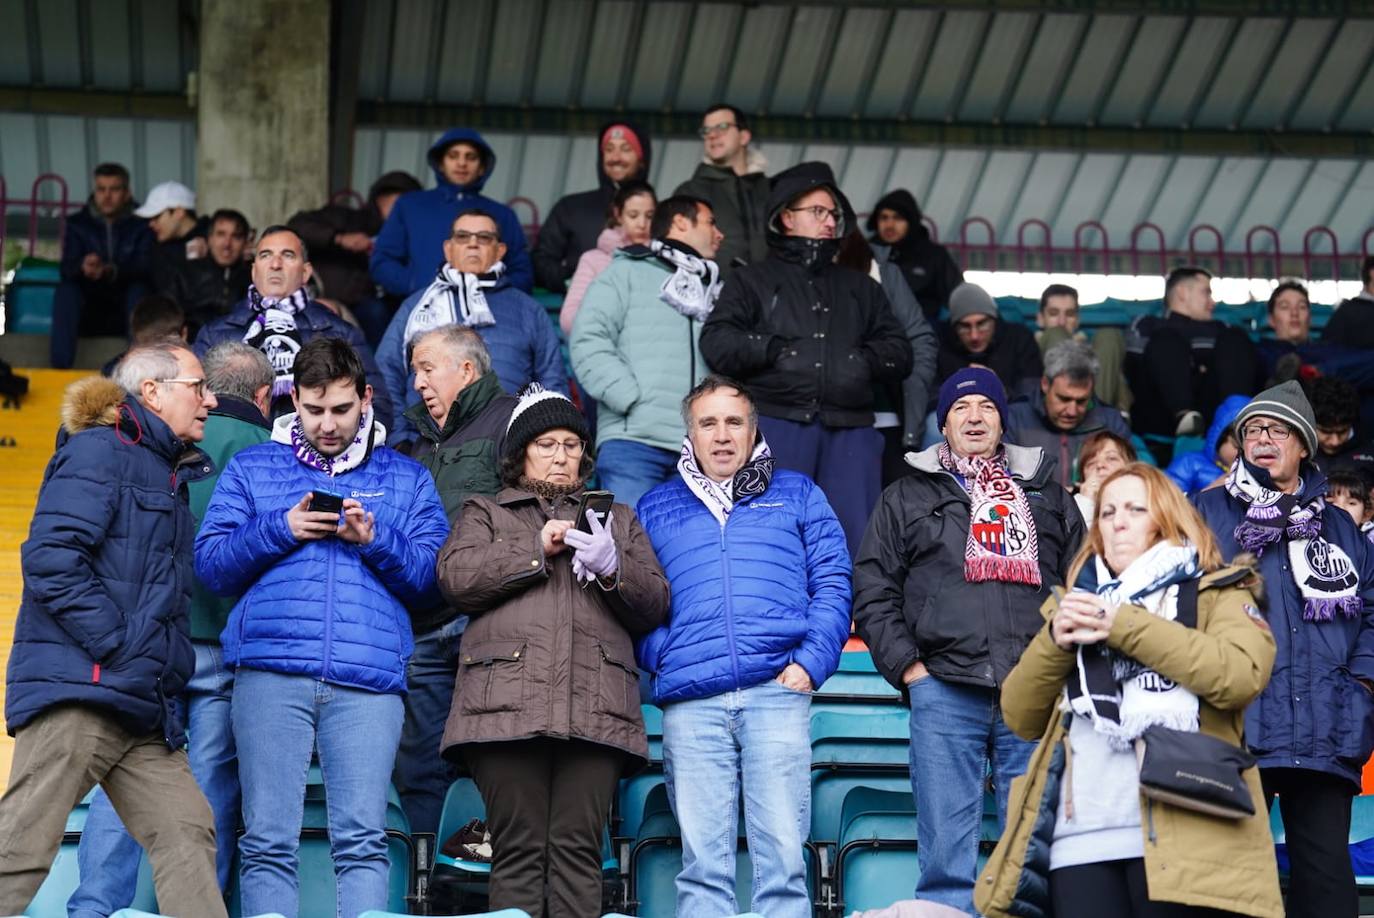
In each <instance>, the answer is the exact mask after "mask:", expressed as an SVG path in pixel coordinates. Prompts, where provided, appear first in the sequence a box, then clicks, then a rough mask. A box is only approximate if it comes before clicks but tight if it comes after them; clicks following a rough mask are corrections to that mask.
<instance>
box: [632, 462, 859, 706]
mask: <svg viewBox="0 0 1374 918" xmlns="http://www.w3.org/2000/svg"><path fill="white" fill-rule="evenodd" d="M635 513H636V514H637V515H638V516H639V520H640V523H641V524H642V525H643V526H644V531H645V532H647V533H648V534H649V541H650V543H651V544H652V545H653V547H654V554H656V555H657V556H658V560H659V563H660V564H662V566H663V572H664V573H665V574H666V575H667V576H668V583H669V585H670V586H671V587H672V590H673V607H672V613H671V617H670V619H669V622H668V624H667V625H664V626H663V627H661V628H658V629H657V630H655V631H652V632H650V633H649V634H648V635H647V636H645V637H643V638H641V639H640V640H639V641H637V642H636V647H635V650H636V655H637V656H638V658H639V664H640V666H642V667H643V668H644V669H646V670H648V671H649V673H651V674H652V677H653V686H654V703H656V704H666V703H669V702H673V701H686V700H687V699H690V698H705V697H708V696H711V695H719V694H720V693H722V692H728V691H731V690H732V689H740V688H748V687H749V686H751V685H759V684H761V683H763V682H767V681H768V680H769V679H772V678H774V677H775V676H777V675H778V673H780V672H782V670H783V668H784V667H786V666H787V664H789V663H798V664H800V665H801V667H802V668H803V669H805V670H806V672H807V674H808V675H809V676H810V677H811V682H812V684H813V685H814V686H816V687H820V684H821V683H822V682H824V681H825V680H826V679H829V678H830V676H831V675H832V674H833V673H834V672H835V668H836V667H837V666H838V665H839V662H840V651H841V650H842V649H843V648H844V642H845V640H846V639H847V638H848V637H849V604H850V587H849V574H850V567H849V550H848V549H847V548H846V547H845V539H844V530H843V529H841V528H840V523H839V520H837V519H836V518H835V511H834V510H832V509H830V504H829V503H828V502H827V501H826V499H825V494H824V493H822V492H821V489H820V488H818V487H816V485H815V484H814V483H813V482H812V481H811V479H809V478H807V477H806V476H805V475H802V474H800V473H799V472H791V471H787V470H784V469H779V470H777V471H775V472H774V473H773V480H772V482H771V483H770V484H769V486H768V489H767V490H766V491H764V492H763V493H762V494H760V495H759V496H757V497H754V498H746V499H744V500H742V501H740V502H739V503H737V504H736V505H735V509H734V512H732V513H731V514H730V516H729V518H728V520H727V522H726V524H725V526H724V527H722V526H721V525H720V523H718V522H717V521H716V518H715V517H714V516H713V515H712V514H711V512H710V511H709V510H707V509H706V505H705V504H703V503H702V502H701V499H700V498H699V497H697V495H696V494H695V493H694V492H693V491H692V490H691V489H690V488H688V487H687V484H686V483H685V482H684V481H683V480H682V477H681V476H678V477H675V478H673V479H672V480H671V481H669V482H667V483H665V484H661V485H659V486H658V487H656V488H654V489H653V490H652V491H650V492H649V493H648V494H645V495H644V497H642V498H641V499H640V501H639V506H638V508H636V510H635Z"/></svg>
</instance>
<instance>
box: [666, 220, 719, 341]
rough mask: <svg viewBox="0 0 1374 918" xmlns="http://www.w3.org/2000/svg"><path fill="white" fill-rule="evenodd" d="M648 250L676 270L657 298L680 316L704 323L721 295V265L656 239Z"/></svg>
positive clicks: (669, 242) (668, 242)
mask: <svg viewBox="0 0 1374 918" xmlns="http://www.w3.org/2000/svg"><path fill="white" fill-rule="evenodd" d="M649 250H650V251H651V252H653V253H654V256H655V257H656V258H658V260H659V261H661V262H663V264H664V265H666V266H667V267H669V268H671V269H672V271H673V273H672V274H671V275H669V277H668V279H667V280H666V281H664V282H663V287H662V288H660V290H659V293H658V298H659V299H660V300H662V301H663V302H665V303H667V304H668V305H669V306H671V307H673V308H674V309H676V310H677V311H678V313H679V314H681V315H684V316H686V317H687V318H689V319H692V320H694V321H697V322H705V321H706V317H707V316H709V315H710V314H711V310H712V309H714V308H715V305H716V297H718V296H720V286H721V280H720V266H718V265H717V264H716V263H715V262H714V261H711V260H710V259H709V258H702V257H701V256H700V255H694V254H692V253H691V252H687V251H684V250H683V249H680V248H678V247H677V246H675V245H673V243H672V242H671V241H667V242H665V241H664V240H662V239H654V240H652V241H651V242H650V243H649Z"/></svg>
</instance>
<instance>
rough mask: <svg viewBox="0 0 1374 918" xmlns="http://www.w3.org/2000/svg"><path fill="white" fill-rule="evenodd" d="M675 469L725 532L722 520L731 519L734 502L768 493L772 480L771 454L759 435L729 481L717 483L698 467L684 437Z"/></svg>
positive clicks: (690, 439)
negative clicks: (745, 459) (745, 460)
mask: <svg viewBox="0 0 1374 918" xmlns="http://www.w3.org/2000/svg"><path fill="white" fill-rule="evenodd" d="M677 470H678V472H679V473H680V474H681V475H682V480H683V481H685V482H686V483H687V487H688V488H690V489H691V490H692V493H693V494H695V495H696V496H697V497H698V498H699V499H700V500H701V502H702V503H703V504H705V505H706V509H707V510H709V511H711V515H712V516H714V517H715V518H716V522H718V523H720V526H721V528H722V529H724V528H725V521H726V520H728V519H729V518H730V514H731V512H733V511H734V509H735V504H736V503H738V502H739V501H740V500H743V499H744V498H746V497H758V496H759V495H760V494H762V493H763V492H764V491H767V490H768V485H769V484H770V483H771V482H772V481H773V453H772V451H771V450H769V449H768V443H767V441H765V440H764V439H763V434H758V439H757V440H756V441H755V443H754V451H753V452H752V453H751V454H750V455H749V461H748V462H746V463H744V465H743V466H742V467H741V468H740V470H739V471H738V472H736V473H735V474H734V476H733V477H731V479H730V480H729V481H716V480H714V479H713V478H711V477H709V476H708V475H706V473H705V472H703V471H702V470H701V466H700V465H698V464H697V456H696V453H695V452H694V451H693V450H692V438H691V437H684V438H683V440H682V455H681V456H679V457H678V460H677Z"/></svg>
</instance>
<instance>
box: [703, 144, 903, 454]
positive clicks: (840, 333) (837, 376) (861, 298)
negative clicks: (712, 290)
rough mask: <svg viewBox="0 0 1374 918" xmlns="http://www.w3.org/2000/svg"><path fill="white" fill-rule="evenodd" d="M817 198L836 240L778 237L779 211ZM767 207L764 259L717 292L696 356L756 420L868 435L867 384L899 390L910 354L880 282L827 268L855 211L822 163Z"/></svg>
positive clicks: (778, 189) (792, 178)
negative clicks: (827, 211) (753, 408)
mask: <svg viewBox="0 0 1374 918" xmlns="http://www.w3.org/2000/svg"><path fill="white" fill-rule="evenodd" d="M818 188H824V189H826V190H827V191H829V192H830V193H831V195H833V196H834V199H835V202H836V206H837V207H838V208H839V210H840V212H841V219H840V221H839V224H840V225H837V226H836V228H835V238H834V239H806V238H803V237H799V236H786V235H784V234H783V231H782V223H781V214H782V210H783V208H785V207H787V206H788V205H789V204H790V203H791V202H793V201H795V200H796V199H797V198H799V197H801V196H802V195H804V194H806V193H808V192H810V191H813V190H815V189H818ZM768 203H769V214H770V216H769V224H768V245H769V254H768V257H767V258H766V259H764V260H763V261H761V262H758V263H757V264H751V265H746V266H745V267H743V268H740V269H739V270H738V271H736V272H734V273H733V274H732V275H730V278H729V279H728V280H727V281H726V282H725V286H724V288H723V289H722V290H721V294H720V298H719V299H718V300H717V301H716V306H715V309H714V310H712V312H711V317H710V318H709V319H707V320H706V325H705V327H704V328H703V329H702V331H701V353H702V355H703V356H704V357H705V358H706V362H707V363H708V364H710V366H711V368H712V369H714V370H716V371H717V372H720V373H724V374H725V375H727V376H731V377H734V378H735V379H738V380H739V381H740V382H743V383H745V384H747V385H748V386H749V389H750V391H751V392H752V393H753V396H754V401H755V403H756V404H757V405H758V409H759V413H760V414H765V415H769V416H771V417H778V418H784V419H786V420H791V421H798V422H800V423H806V424H809V423H810V422H811V421H813V420H814V419H816V418H818V417H819V418H820V420H821V422H822V423H823V424H826V425H828V426H831V427H867V426H869V425H871V424H872V423H873V395H874V383H875V382H891V383H900V382H901V381H902V380H903V379H905V378H906V376H907V374H908V373H910V372H911V364H912V353H911V343H910V342H909V341H908V340H907V337H906V335H905V333H904V332H903V330H902V327H901V326H900V325H899V324H898V322H897V319H896V317H895V316H894V315H893V312H892V309H891V307H890V306H889V305H888V302H887V296H886V295H885V294H884V293H883V288H882V287H881V286H880V285H879V284H878V282H877V281H875V280H873V278H871V277H869V276H868V275H866V274H861V273H859V272H858V271H854V270H852V269H850V268H843V267H840V266H838V265H836V264H835V263H834V259H835V254H836V253H837V251H838V250H839V240H840V239H841V238H843V236H844V234H845V232H846V227H848V226H852V225H853V222H854V211H853V209H852V208H851V207H850V206H849V201H848V199H846V198H845V196H844V195H843V194H842V193H841V192H840V190H839V188H838V186H837V185H836V183H835V178H834V176H833V175H832V174H831V172H830V167H829V166H827V165H825V164H824V163H802V164H800V165H797V166H793V167H792V168H791V169H788V170H787V171H785V172H782V173H779V174H778V176H777V177H776V178H775V179H774V180H773V190H772V194H771V196H770V197H769V202H768Z"/></svg>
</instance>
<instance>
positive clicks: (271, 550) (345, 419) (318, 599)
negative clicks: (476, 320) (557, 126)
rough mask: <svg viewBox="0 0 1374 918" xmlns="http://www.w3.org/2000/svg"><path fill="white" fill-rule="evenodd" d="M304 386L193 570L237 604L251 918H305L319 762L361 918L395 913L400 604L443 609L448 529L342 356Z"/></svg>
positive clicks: (230, 497) (309, 354) (322, 345)
mask: <svg viewBox="0 0 1374 918" xmlns="http://www.w3.org/2000/svg"><path fill="white" fill-rule="evenodd" d="M294 372H295V388H294V392H293V398H294V400H295V403H296V407H297V413H296V414H290V415H286V416H285V417H282V418H280V419H278V421H277V423H276V424H275V425H274V427H273V431H272V440H271V442H268V443H263V444H260V445H258V446H250V447H248V448H247V449H244V450H242V451H240V452H239V453H238V454H236V455H235V456H234V458H233V459H231V460H230V461H229V465H228V467H227V468H225V470H224V473H223V475H221V476H220V480H219V484H218V485H217V486H216V488H215V494H214V496H213V497H212V498H211V499H210V505H209V506H208V507H207V508H206V510H205V517H204V520H203V522H202V523H201V529H200V535H199V536H198V537H197V538H196V573H197V574H198V575H199V576H200V579H201V581H202V582H203V583H204V584H205V585H206V587H208V588H209V589H210V590H212V591H214V592H216V593H220V594H222V595H229V594H240V593H241V594H242V595H243V598H242V599H240V600H239V601H238V603H237V604H236V605H235V606H234V609H233V611H232V612H231V613H230V615H229V623H228V625H226V626H225V629H224V632H223V634H222V635H221V642H222V643H223V645H224V660H225V663H227V664H228V665H230V666H232V667H235V669H236V672H235V678H234V700H233V707H232V711H231V717H232V720H233V728H234V742H235V744H236V745H237V747H238V754H239V775H240V778H241V781H242V784H243V821H244V826H245V830H246V831H245V833H244V835H243V837H242V838H241V839H240V840H239V854H240V857H241V858H242V863H243V869H242V873H241V878H240V888H241V890H242V894H243V912H244V914H246V915H257V914H261V913H263V912H280V913H282V914H284V915H295V914H296V913H297V905H298V901H299V890H298V888H297V883H296V864H295V857H294V853H295V850H296V844H297V839H298V838H299V837H300V828H301V814H302V810H303V807H304V802H305V781H306V772H307V771H308V769H309V767H310V757H311V754H312V752H314V751H315V750H316V749H318V750H319V756H320V767H321V770H322V771H323V773H324V786H325V793H326V795H327V796H328V798H329V838H330V843H331V845H330V846H331V851H332V854H333V857H334V872H335V876H336V879H337V882H338V896H339V912H340V914H341V915H347V916H349V918H353V916H356V915H358V914H359V913H361V912H364V911H366V910H368V909H381V908H384V907H385V906H386V901H387V876H388V865H387V853H386V850H387V842H386V833H385V827H386V794H387V787H388V785H389V783H390V780H391V769H392V763H393V761H394V760H395V757H396V747H397V744H398V743H399V741H400V735H401V720H402V715H403V710H402V699H401V695H402V693H403V692H405V674H406V663H407V661H408V660H409V658H410V654H411V648H412V641H411V629H410V617H409V615H408V614H407V613H406V606H407V605H408V604H421V603H428V604H430V605H433V604H434V602H435V601H436V600H437V593H436V587H435V584H434V562H435V557H436V556H437V554H438V551H439V546H440V544H442V542H443V541H444V539H445V538H446V537H447V536H448V518H447V517H446V516H444V510H443V507H442V506H441V505H440V503H439V496H438V493H437V492H436V491H435V489H434V481H433V479H432V478H431V477H430V475H429V473H428V472H426V471H425V470H424V469H423V468H422V467H421V466H420V464H419V463H417V462H414V461H412V460H410V459H407V458H406V457H404V456H402V455H400V454H399V453H396V452H393V451H392V450H390V449H387V448H386V447H385V446H384V445H383V444H384V443H385V441H386V430H385V429H384V428H383V427H382V425H381V424H379V423H377V422H376V421H374V419H373V413H372V405H371V394H372V393H371V388H370V387H369V386H368V385H367V379H366V376H365V374H364V372H363V365H362V362H361V361H360V360H359V358H358V355H357V353H356V352H355V351H354V350H353V349H352V348H351V347H349V345H348V344H347V342H345V341H343V340H341V339H338V338H318V339H316V340H314V341H312V342H311V343H309V344H307V345H306V346H305V347H303V348H301V350H300V353H298V354H297V355H296V362H295V370H294ZM329 494H336V495H338V496H340V497H342V501H341V502H336V503H335V508H336V509H332V510H326V509H320V508H316V509H314V510H312V509H311V507H312V503H313V502H315V501H322V500H323V499H325V498H326V497H327V496H328V495H329ZM340 503H341V504H342V507H341V509H338V508H339V504H340ZM435 751H436V753H437V751H438V750H435Z"/></svg>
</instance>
